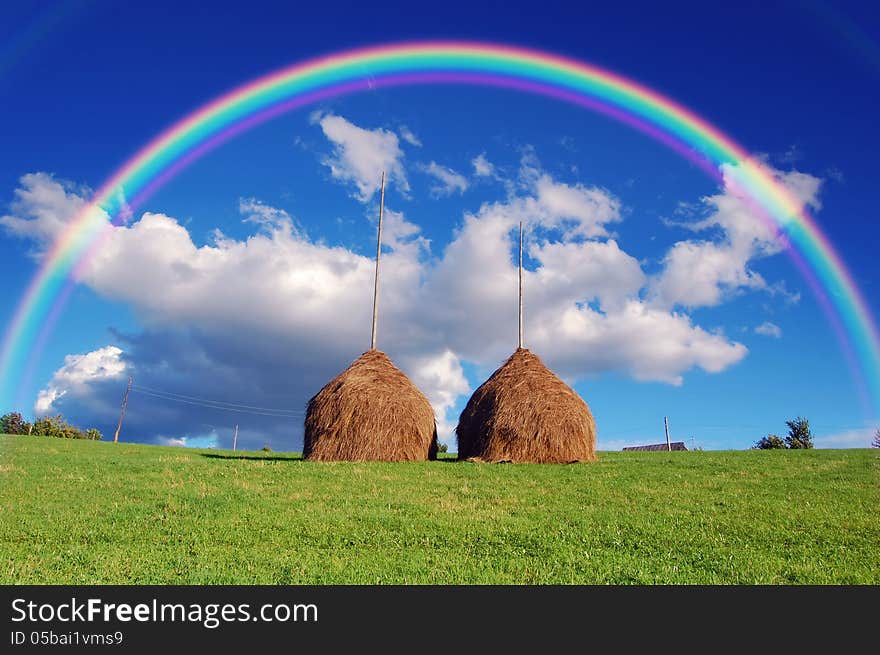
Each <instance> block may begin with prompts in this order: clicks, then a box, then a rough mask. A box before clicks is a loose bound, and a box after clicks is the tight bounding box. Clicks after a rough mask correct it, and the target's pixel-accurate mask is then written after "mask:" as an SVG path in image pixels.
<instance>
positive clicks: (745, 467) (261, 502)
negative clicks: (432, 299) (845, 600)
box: [0, 436, 880, 584]
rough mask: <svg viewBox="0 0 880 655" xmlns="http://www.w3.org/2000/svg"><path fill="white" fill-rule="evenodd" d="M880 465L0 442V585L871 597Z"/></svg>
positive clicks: (770, 457) (796, 456)
mask: <svg viewBox="0 0 880 655" xmlns="http://www.w3.org/2000/svg"><path fill="white" fill-rule="evenodd" d="M878 500H880V451H876V450H875V451H870V450H813V451H744V452H675V453H620V452H614V453H600V459H599V461H598V462H597V463H595V464H577V465H569V466H557V465H512V464H507V465H479V464H469V463H458V462H453V461H446V462H443V461H440V462H425V463H417V464H390V463H389V464H384V463H369V464H353V463H338V464H318V463H309V462H303V461H301V460H300V458H299V456H298V455H292V454H276V453H241V452H238V453H232V452H228V451H200V450H186V449H181V448H164V447H158V446H144V445H135V444H124V443H121V444H112V443H101V442H87V441H69V440H63V439H52V438H46V437H10V436H0V582H2V583H6V584H9V583H58V584H75V583H83V584H88V583H157V584H165V583H169V584H170V583H179V584H205V583H239V584H249V583H266V584H309V583H315V584H321V583H615V584H621V583H710V584H714V583H782V584H784V583H871V584H878V583H880V567H878V566H877V562H878V561H880V514H878V511H877V510H878V506H880V503H878Z"/></svg>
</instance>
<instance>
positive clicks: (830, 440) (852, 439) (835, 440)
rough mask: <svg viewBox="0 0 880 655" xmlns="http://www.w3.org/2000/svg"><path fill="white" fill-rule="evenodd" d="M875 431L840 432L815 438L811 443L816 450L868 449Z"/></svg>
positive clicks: (871, 428)
mask: <svg viewBox="0 0 880 655" xmlns="http://www.w3.org/2000/svg"><path fill="white" fill-rule="evenodd" d="M876 430H877V428H875V427H865V428H855V429H853V430H842V431H840V432H833V433H831V434H826V435H822V436H820V437H815V438H814V439H813V442H814V443H815V445H816V448H870V447H871V440H872V439H873V438H874V434H876Z"/></svg>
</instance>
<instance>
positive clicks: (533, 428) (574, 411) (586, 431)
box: [455, 348, 596, 463]
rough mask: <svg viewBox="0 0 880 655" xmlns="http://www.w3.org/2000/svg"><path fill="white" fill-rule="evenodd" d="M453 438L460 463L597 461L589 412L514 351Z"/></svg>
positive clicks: (536, 362)
mask: <svg viewBox="0 0 880 655" xmlns="http://www.w3.org/2000/svg"><path fill="white" fill-rule="evenodd" d="M455 433H456V435H457V436H458V458H459V459H461V460H471V461H484V462H536V463H568V462H591V461H595V459H596V423H595V421H594V420H593V415H592V413H591V412H590V408H589V407H587V404H586V403H585V402H584V400H583V399H582V398H581V397H580V396H579V395H578V394H577V393H576V392H575V391H574V390H573V389H572V388H571V387H569V386H568V385H567V384H565V383H564V382H563V381H562V380H560V379H559V378H558V377H557V376H556V374H555V373H553V371H551V370H550V369H549V368H547V367H546V366H545V365H544V363H543V362H542V361H541V360H540V359H539V358H538V357H537V356H536V355H534V354H532V353H531V352H529V351H528V350H526V349H524V348H518V349H517V351H516V352H515V353H513V355H511V356H510V358H509V359H508V360H507V361H506V362H504V364H503V365H502V366H501V368H499V369H498V370H497V371H495V372H494V373H493V374H492V376H491V377H490V378H489V379H488V380H486V381H485V382H484V383H483V384H482V386H480V388H478V389H477V390H476V391H475V392H474V394H473V395H472V396H471V398H470V400H469V401H468V404H467V406H466V407H465V408H464V411H463V412H462V413H461V417H460V418H459V420H458V427H457V428H456V429H455Z"/></svg>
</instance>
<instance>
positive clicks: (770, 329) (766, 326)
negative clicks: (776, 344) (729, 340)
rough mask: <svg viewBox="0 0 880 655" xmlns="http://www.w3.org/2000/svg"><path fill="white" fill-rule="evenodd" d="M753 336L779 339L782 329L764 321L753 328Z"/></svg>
mask: <svg viewBox="0 0 880 655" xmlns="http://www.w3.org/2000/svg"><path fill="white" fill-rule="evenodd" d="M755 334H762V335H764V336H765V337H773V338H774V339H779V338H780V337H781V336H782V328H781V327H779V326H778V325H776V323H771V322H770V321H765V322H763V323H761V324H760V325H759V326H758V327H756V328H755Z"/></svg>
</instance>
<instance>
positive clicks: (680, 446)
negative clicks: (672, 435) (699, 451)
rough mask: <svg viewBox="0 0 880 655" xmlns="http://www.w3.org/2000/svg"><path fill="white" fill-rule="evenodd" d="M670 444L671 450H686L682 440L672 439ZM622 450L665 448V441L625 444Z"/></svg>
mask: <svg viewBox="0 0 880 655" xmlns="http://www.w3.org/2000/svg"><path fill="white" fill-rule="evenodd" d="M670 445H671V446H672V450H687V448H686V447H685V445H684V441H673V442H672V443H671V444H670ZM624 450H650V451H655V450H667V446H666V444H665V443H652V444H651V445H650V446H626V447H625V448H624Z"/></svg>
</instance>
